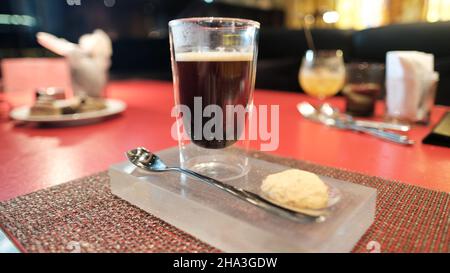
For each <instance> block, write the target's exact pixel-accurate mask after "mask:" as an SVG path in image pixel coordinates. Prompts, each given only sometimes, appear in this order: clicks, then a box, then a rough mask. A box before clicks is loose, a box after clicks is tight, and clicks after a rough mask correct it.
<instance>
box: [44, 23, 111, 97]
mask: <svg viewBox="0 0 450 273" xmlns="http://www.w3.org/2000/svg"><path fill="white" fill-rule="evenodd" d="M37 40H38V42H39V44H40V45H42V46H43V47H45V48H47V49H49V50H50V51H52V52H54V53H56V54H58V55H61V56H65V57H66V58H67V60H68V62H69V65H70V69H71V74H72V84H73V89H74V93H75V95H78V96H83V95H88V96H90V97H103V96H104V94H103V91H104V88H105V85H106V83H107V81H108V70H109V67H110V66H111V56H112V43H111V39H110V38H109V37H108V35H107V34H106V33H105V32H103V31H102V30H95V31H94V32H93V33H92V34H86V35H83V36H81V38H80V39H79V42H78V44H75V43H71V42H69V41H67V40H65V39H62V38H58V37H55V36H53V35H51V34H49V33H43V32H40V33H38V34H37Z"/></svg>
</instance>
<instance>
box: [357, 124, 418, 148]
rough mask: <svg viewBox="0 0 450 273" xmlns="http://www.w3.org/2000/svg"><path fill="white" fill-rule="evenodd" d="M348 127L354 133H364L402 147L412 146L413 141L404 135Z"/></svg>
mask: <svg viewBox="0 0 450 273" xmlns="http://www.w3.org/2000/svg"><path fill="white" fill-rule="evenodd" d="M350 127H351V128H352V129H353V130H355V131H358V132H362V133H366V134H369V135H371V136H374V137H378V138H381V139H384V140H387V141H391V142H395V143H398V144H403V145H413V144H414V141H412V140H410V139H409V138H408V137H407V136H405V135H401V134H397V133H392V132H387V131H383V130H379V129H373V128H366V127H361V126H357V125H354V124H353V125H350Z"/></svg>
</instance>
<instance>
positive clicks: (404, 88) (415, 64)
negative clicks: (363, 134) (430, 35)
mask: <svg viewBox="0 0 450 273" xmlns="http://www.w3.org/2000/svg"><path fill="white" fill-rule="evenodd" d="M438 82H439V74H438V73H437V72H435V71H434V56H433V55H432V54H427V53H423V52H417V51H391V52H388V53H387V57H386V110H387V113H386V114H387V116H388V118H390V119H393V120H401V121H410V122H417V123H428V122H429V117H430V112H431V108H432V107H433V105H434V99H435V93H436V88H437V84H438Z"/></svg>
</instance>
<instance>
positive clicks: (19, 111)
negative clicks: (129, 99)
mask: <svg viewBox="0 0 450 273" xmlns="http://www.w3.org/2000/svg"><path fill="white" fill-rule="evenodd" d="M105 103H106V108H105V109H102V110H99V111H92V112H87V113H79V114H70V115H57V116H30V106H21V107H17V108H14V109H13V110H12V111H11V113H10V117H11V118H12V119H14V120H17V121H22V122H38V123H48V124H57V125H78V124H85V123H92V122H97V121H100V120H102V119H103V118H106V117H110V116H113V115H117V114H119V113H122V112H123V111H125V109H126V108H127V105H126V104H125V102H123V101H120V100H115V99H106V100H105Z"/></svg>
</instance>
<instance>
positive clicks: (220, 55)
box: [175, 51, 253, 62]
mask: <svg viewBox="0 0 450 273" xmlns="http://www.w3.org/2000/svg"><path fill="white" fill-rule="evenodd" d="M175 59H176V61H177V62H251V61H253V52H222V51H210V52H184V53H177V54H175Z"/></svg>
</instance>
